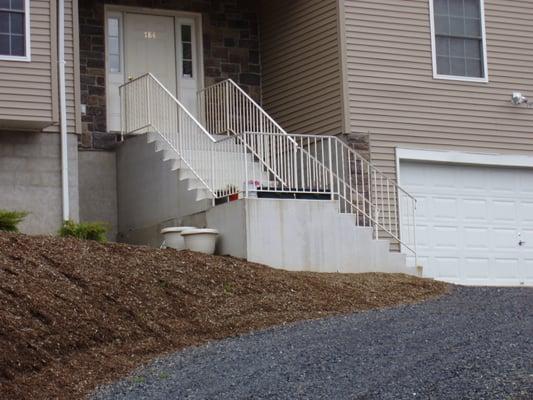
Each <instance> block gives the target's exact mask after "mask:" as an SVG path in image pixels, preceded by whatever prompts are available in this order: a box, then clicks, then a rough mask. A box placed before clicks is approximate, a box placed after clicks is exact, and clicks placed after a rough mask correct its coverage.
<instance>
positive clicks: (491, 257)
mask: <svg viewBox="0 0 533 400" xmlns="http://www.w3.org/2000/svg"><path fill="white" fill-rule="evenodd" d="M400 176H401V183H402V186H404V187H405V189H406V190H407V191H409V192H410V193H412V194H413V195H414V196H415V197H416V199H417V201H418V204H417V211H416V237H417V250H418V255H419V264H420V265H422V266H423V267H424V269H423V271H424V275H425V276H428V277H432V278H436V279H440V280H444V281H448V282H453V283H459V284H467V285H498V286H500V285H501V286H511V285H512V286H519V285H529V286H531V285H533V170H531V169H518V168H501V167H488V166H469V165H462V164H437V163H428V162H411V161H409V162H407V161H401V162H400Z"/></svg>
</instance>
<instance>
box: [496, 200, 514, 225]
mask: <svg viewBox="0 0 533 400" xmlns="http://www.w3.org/2000/svg"><path fill="white" fill-rule="evenodd" d="M491 211H492V213H491V214H492V220H493V221H494V222H497V223H503V224H509V223H516V212H515V211H516V203H515V202H514V201H513V200H493V201H492V207H491Z"/></svg>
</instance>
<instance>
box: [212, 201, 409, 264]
mask: <svg viewBox="0 0 533 400" xmlns="http://www.w3.org/2000/svg"><path fill="white" fill-rule="evenodd" d="M338 209H339V204H338V202H337V201H316V200H277V199H247V200H238V201H235V202H232V203H229V204H224V205H221V206H217V207H215V208H212V209H210V210H209V211H207V213H206V214H207V215H206V218H207V223H208V226H209V227H210V228H216V229H218V230H219V232H220V237H219V240H218V244H217V252H218V254H229V255H232V256H235V257H241V258H246V259H248V261H252V262H257V263H260V264H264V265H268V266H270V267H274V268H282V269H286V270H292V271H315V272H342V273H359V272H403V273H415V271H411V270H410V269H408V268H406V264H405V255H403V254H399V253H391V252H389V242H388V241H387V240H374V239H373V237H372V229H371V228H368V227H357V226H356V220H355V216H354V215H351V214H341V213H339V211H338Z"/></svg>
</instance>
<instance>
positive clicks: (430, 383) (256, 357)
mask: <svg viewBox="0 0 533 400" xmlns="http://www.w3.org/2000/svg"><path fill="white" fill-rule="evenodd" d="M532 355H533V290H531V289H527V288H526V289H518V288H516V289H513V288H505V289H500V288H465V287H457V288H455V289H454V290H452V292H451V293H450V294H448V295H445V296H443V297H440V298H438V299H435V300H430V301H427V302H425V303H421V304H415V305H406V306H400V307H396V308H392V309H384V310H374V311H367V312H362V313H356V314H352V315H348V316H340V317H331V318H327V319H323V320H317V321H310V322H302V323H296V324H294V325H290V326H285V327H281V328H274V329H270V330H266V331H262V332H258V333H253V334H249V335H246V336H242V337H239V338H234V339H228V340H224V341H221V342H216V343H212V344H209V345H206V346H203V347H199V348H190V349H186V350H184V351H181V352H179V353H176V354H174V355H171V356H169V357H165V358H161V359H159V360H156V361H155V362H153V363H152V364H150V365H148V366H146V367H144V368H142V369H139V370H137V371H135V373H134V374H132V375H131V376H130V377H128V378H126V379H124V380H122V381H120V382H117V383H115V384H113V385H111V386H108V387H105V388H102V389H100V390H99V391H98V392H96V393H94V394H93V396H92V399H93V400H111V399H113V400H118V399H128V400H136V399H153V400H156V399H161V400H163V399H165V400H170V399H395V400H398V399H531V398H533V356H532Z"/></svg>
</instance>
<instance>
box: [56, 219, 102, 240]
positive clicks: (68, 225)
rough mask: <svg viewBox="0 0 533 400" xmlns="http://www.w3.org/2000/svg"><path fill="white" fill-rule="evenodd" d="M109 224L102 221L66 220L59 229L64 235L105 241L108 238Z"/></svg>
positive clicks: (61, 234)
mask: <svg viewBox="0 0 533 400" xmlns="http://www.w3.org/2000/svg"><path fill="white" fill-rule="evenodd" d="M106 233H107V225H106V224H104V223H101V222H80V223H76V222H74V221H65V222H63V226H62V227H61V229H60V230H59V235H60V236H62V237H75V238H78V239H83V240H95V241H97V242H100V243H103V242H105V241H106V240H107V238H106Z"/></svg>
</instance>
